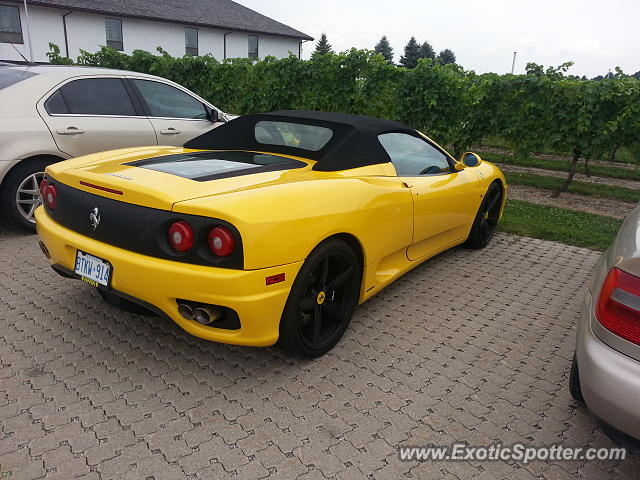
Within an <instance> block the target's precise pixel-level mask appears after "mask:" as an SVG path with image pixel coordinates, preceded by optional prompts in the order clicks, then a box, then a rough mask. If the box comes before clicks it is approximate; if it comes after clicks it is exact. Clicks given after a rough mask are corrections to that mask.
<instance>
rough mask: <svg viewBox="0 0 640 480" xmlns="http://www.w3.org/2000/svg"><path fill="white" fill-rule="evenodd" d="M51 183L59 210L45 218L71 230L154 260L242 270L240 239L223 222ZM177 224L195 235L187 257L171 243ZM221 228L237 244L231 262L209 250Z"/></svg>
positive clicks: (235, 230) (231, 228) (234, 231)
mask: <svg viewBox="0 0 640 480" xmlns="http://www.w3.org/2000/svg"><path fill="white" fill-rule="evenodd" d="M48 180H49V183H50V184H52V185H55V188H56V191H57V200H56V208H55V210H51V209H49V208H48V207H47V213H48V214H49V215H50V216H51V217H52V218H53V219H54V220H55V221H56V222H57V223H59V224H60V225H62V226H63V227H66V228H68V229H69V230H73V231H74V232H77V233H79V234H81V235H84V236H86V237H90V238H94V239H96V240H99V241H101V242H104V243H107V244H109V245H113V246H116V247H120V248H123V249H125V250H129V251H132V252H136V253H141V254H143V255H149V256H151V257H157V258H165V259H168V260H176V261H180V262H184V263H192V264H195V265H207V266H215V267H221V268H233V269H237V270H241V269H242V268H243V267H244V262H243V253H242V239H241V238H240V234H239V232H238V230H237V229H236V228H235V227H234V226H233V225H231V224H230V223H228V222H225V221H224V220H219V219H216V218H208V217H200V216H196V215H186V214H183V213H175V212H170V211H166V210H158V209H155V208H149V207H142V206H140V205H134V204H131V203H126V202H120V201H117V200H112V199H110V198H105V197H101V196H99V195H94V194H92V193H87V192H83V191H82V190H78V189H76V188H73V187H70V186H68V185H65V184H63V183H60V182H57V181H55V179H52V178H48ZM96 208H97V209H98V214H99V216H100V222H99V224H98V225H97V226H96V227H95V228H94V227H93V225H92V222H91V218H90V215H91V213H92V212H93V211H94V209H96ZM179 220H183V221H186V222H188V223H189V225H191V228H192V229H193V232H194V234H195V243H194V247H193V248H192V249H191V250H190V251H188V252H185V253H181V252H176V251H175V250H173V249H172V248H171V247H170V246H169V243H168V241H167V231H168V229H169V226H170V225H171V224H172V223H174V222H177V221H179ZM220 225H222V226H225V227H227V228H228V229H229V230H231V232H233V235H234V237H235V239H236V247H235V250H234V251H233V253H232V254H231V255H230V256H228V257H217V256H215V255H214V254H213V253H212V252H211V251H210V249H209V247H208V245H207V236H208V234H209V232H210V231H211V229H212V228H214V227H216V226H220ZM88 253H91V252H88ZM96 253H98V252H96Z"/></svg>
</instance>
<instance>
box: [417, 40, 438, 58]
mask: <svg viewBox="0 0 640 480" xmlns="http://www.w3.org/2000/svg"><path fill="white" fill-rule="evenodd" d="M418 58H430V59H431V60H435V59H436V52H435V50H434V49H433V47H432V46H431V44H430V43H429V42H424V43H423V44H422V45H420V48H419V49H418Z"/></svg>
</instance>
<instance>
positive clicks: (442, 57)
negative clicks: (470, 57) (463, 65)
mask: <svg viewBox="0 0 640 480" xmlns="http://www.w3.org/2000/svg"><path fill="white" fill-rule="evenodd" d="M438 61H439V62H440V63H441V64H442V65H449V64H450V63H456V55H455V53H453V50H449V49H448V48H445V49H444V50H442V51H441V52H440V53H439V54H438Z"/></svg>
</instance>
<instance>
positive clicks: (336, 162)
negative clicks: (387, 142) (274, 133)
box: [184, 110, 418, 172]
mask: <svg viewBox="0 0 640 480" xmlns="http://www.w3.org/2000/svg"><path fill="white" fill-rule="evenodd" d="M262 121H267V122H269V121H272V122H286V123H293V124H301V125H312V126H318V127H325V128H328V129H330V130H331V131H332V135H331V138H330V140H329V141H328V142H327V143H326V144H324V146H323V147H322V148H320V149H319V150H315V151H314V150H308V149H303V148H298V147H294V146H290V145H271V144H269V145H265V143H264V142H259V141H258V140H257V139H256V135H255V132H256V124H257V123H258V122H262ZM391 132H401V133H407V134H409V135H413V136H418V133H417V132H416V131H415V130H414V129H413V128H410V127H408V126H407V125H405V124H403V123H399V122H394V121H391V120H383V119H381V118H373V117H367V116H364V115H347V114H344V113H327V112H316V111H302V110H281V111H277V112H270V113H261V114H255V115H244V116H242V117H238V118H236V119H234V120H231V121H230V122H228V123H226V124H225V125H221V126H220V127H218V128H215V129H213V130H211V131H209V132H207V133H205V134H203V135H200V136H199V137H196V138H194V139H192V140H190V141H188V142H187V143H185V144H184V147H185V148H193V149H199V150H253V151H268V152H270V153H282V154H285V155H295V156H299V157H302V158H308V159H309V160H315V161H317V163H316V164H315V165H314V167H313V169H314V170H320V171H325V172H332V171H338V170H347V169H350V168H357V167H364V166H367V165H376V164H379V163H387V162H390V161H391V159H390V158H389V155H388V154H387V152H386V151H385V150H384V148H382V145H381V144H380V142H379V141H378V135H381V134H383V133H391Z"/></svg>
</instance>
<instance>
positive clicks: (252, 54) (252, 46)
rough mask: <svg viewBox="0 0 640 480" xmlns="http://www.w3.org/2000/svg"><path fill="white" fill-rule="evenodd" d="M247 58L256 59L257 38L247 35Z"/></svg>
mask: <svg viewBox="0 0 640 480" xmlns="http://www.w3.org/2000/svg"><path fill="white" fill-rule="evenodd" d="M249 58H258V36H257V35H249Z"/></svg>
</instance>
